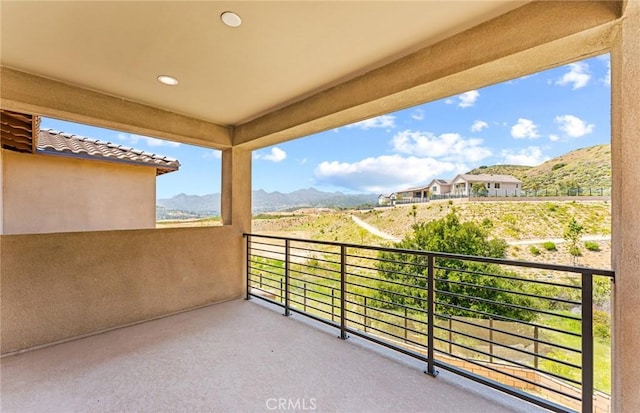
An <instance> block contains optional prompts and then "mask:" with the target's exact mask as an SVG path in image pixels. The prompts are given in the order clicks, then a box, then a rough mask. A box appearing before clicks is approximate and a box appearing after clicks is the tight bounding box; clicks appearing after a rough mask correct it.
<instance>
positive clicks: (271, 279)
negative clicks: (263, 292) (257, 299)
mask: <svg viewBox="0 0 640 413" xmlns="http://www.w3.org/2000/svg"><path fill="white" fill-rule="evenodd" d="M268 273H269V274H274V275H280V274H276V273H272V272H268ZM251 275H253V276H254V277H260V274H251ZM264 280H267V281H273V282H275V283H279V282H280V281H284V279H283V280H276V279H273V278H269V277H267V276H265V275H263V276H262V282H263V283H264Z"/></svg>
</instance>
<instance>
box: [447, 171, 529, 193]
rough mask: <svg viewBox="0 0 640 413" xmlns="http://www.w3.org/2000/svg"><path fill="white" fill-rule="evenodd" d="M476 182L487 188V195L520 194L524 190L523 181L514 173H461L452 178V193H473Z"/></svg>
mask: <svg viewBox="0 0 640 413" xmlns="http://www.w3.org/2000/svg"><path fill="white" fill-rule="evenodd" d="M475 183H481V184H483V185H484V186H485V187H486V188H487V196H518V195H520V191H521V190H522V181H520V180H519V179H518V178H516V177H514V176H512V175H490V174H480V175H471V174H459V175H457V176H456V177H455V178H453V180H451V193H453V194H454V195H471V194H472V189H471V188H472V186H473V184H475Z"/></svg>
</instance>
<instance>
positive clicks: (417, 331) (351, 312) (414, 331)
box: [347, 310, 427, 339]
mask: <svg viewBox="0 0 640 413" xmlns="http://www.w3.org/2000/svg"><path fill="white" fill-rule="evenodd" d="M347 313H349V314H354V315H358V316H362V317H363V318H366V319H367V320H374V321H378V322H381V323H383V324H386V325H389V326H393V327H396V328H401V329H402V330H406V331H411V332H413V333H416V334H420V335H423V336H425V337H426V335H427V333H426V332H423V331H419V330H414V329H412V328H408V327H407V328H406V329H405V328H404V327H400V326H398V325H396V324H393V323H392V322H389V321H386V320H382V319H380V318H377V317H374V316H371V315H369V314H367V315H366V316H365V315H364V314H362V313H358V312H355V311H350V310H347ZM352 321H353V320H352ZM353 322H354V323H356V324H362V325H364V324H363V323H360V322H356V321H353ZM368 327H370V326H369V325H367V328H368ZM371 328H373V327H371ZM394 337H395V336H394ZM398 338H401V337H400V336H398ZM403 339H404V338H403Z"/></svg>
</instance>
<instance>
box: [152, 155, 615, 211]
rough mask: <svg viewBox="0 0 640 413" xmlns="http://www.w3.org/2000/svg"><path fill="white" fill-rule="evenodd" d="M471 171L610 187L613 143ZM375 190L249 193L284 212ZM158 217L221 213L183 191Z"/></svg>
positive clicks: (210, 201) (554, 184)
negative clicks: (537, 162) (535, 161)
mask: <svg viewBox="0 0 640 413" xmlns="http://www.w3.org/2000/svg"><path fill="white" fill-rule="evenodd" d="M467 173H469V174H496V175H513V176H515V177H516V178H518V179H520V180H521V181H522V188H523V189H535V190H543V189H548V190H564V189H569V188H583V189H600V188H605V189H606V188H610V187H611V145H609V144H605V145H597V146H591V147H588V148H581V149H576V150H574V151H571V152H569V153H566V154H564V155H561V156H558V157H555V158H553V159H550V160H548V161H546V162H544V163H542V164H540V165H538V166H520V165H492V166H480V167H478V168H475V169H473V170H471V171H469V172H467ZM377 201H378V195H377V194H343V193H342V192H323V191H318V190H317V189H314V188H307V189H300V190H297V191H294V192H289V193H283V192H278V191H275V192H266V191H264V190H261V189H260V190H256V191H253V202H252V205H253V213H254V214H256V213H261V212H275V211H285V210H292V209H299V208H354V207H358V206H361V205H375V204H377ZM156 205H157V206H156V215H157V218H158V219H184V218H199V217H206V216H219V215H220V194H219V193H214V194H208V195H186V194H179V195H175V196H173V197H171V198H166V199H159V200H158V201H157V204H156Z"/></svg>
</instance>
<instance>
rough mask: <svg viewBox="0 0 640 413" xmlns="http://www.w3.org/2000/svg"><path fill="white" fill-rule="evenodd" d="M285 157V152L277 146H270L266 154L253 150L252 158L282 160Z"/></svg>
mask: <svg viewBox="0 0 640 413" xmlns="http://www.w3.org/2000/svg"><path fill="white" fill-rule="evenodd" d="M286 158H287V153H286V152H285V151H283V150H282V149H280V148H278V147H275V148H271V152H269V153H267V154H262V153H259V152H254V154H253V159H264V160H265V161H271V162H282V161H284V160H285V159H286Z"/></svg>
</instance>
